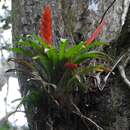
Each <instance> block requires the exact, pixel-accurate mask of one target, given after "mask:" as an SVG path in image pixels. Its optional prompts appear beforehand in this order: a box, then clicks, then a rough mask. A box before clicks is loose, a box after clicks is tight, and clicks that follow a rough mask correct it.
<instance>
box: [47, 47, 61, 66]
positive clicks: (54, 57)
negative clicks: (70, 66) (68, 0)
mask: <svg viewBox="0 0 130 130" xmlns="http://www.w3.org/2000/svg"><path fill="white" fill-rule="evenodd" d="M47 55H48V58H49V59H50V60H51V61H52V63H53V66H52V67H55V65H56V64H58V62H59V54H58V50H57V49H56V48H54V47H53V48H50V49H49V50H48V51H47Z"/></svg>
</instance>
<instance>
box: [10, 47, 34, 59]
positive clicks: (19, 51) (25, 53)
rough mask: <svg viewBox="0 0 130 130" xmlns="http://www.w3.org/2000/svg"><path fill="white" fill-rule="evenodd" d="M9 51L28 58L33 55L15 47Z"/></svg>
mask: <svg viewBox="0 0 130 130" xmlns="http://www.w3.org/2000/svg"><path fill="white" fill-rule="evenodd" d="M9 50H10V51H13V52H15V53H18V54H22V55H23V56H30V57H32V56H33V53H32V51H29V50H27V49H26V50H25V49H24V48H20V47H19V48H16V47H14V48H10V49H9Z"/></svg>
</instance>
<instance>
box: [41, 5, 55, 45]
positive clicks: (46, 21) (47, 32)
mask: <svg viewBox="0 0 130 130" xmlns="http://www.w3.org/2000/svg"><path fill="white" fill-rule="evenodd" d="M39 34H40V35H41V37H42V38H43V40H44V41H45V42H46V43H47V44H48V45H49V46H51V44H52V39H53V36H52V35H53V34H52V10H51V7H50V5H46V6H45V8H44V10H43V14H42V17H41V21H40V29H39Z"/></svg>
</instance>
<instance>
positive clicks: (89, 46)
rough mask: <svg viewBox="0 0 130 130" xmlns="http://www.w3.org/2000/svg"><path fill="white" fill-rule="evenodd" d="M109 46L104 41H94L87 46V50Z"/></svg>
mask: <svg viewBox="0 0 130 130" xmlns="http://www.w3.org/2000/svg"><path fill="white" fill-rule="evenodd" d="M108 45H109V44H108V43H106V42H102V41H94V42H93V43H92V44H89V45H86V50H89V49H94V48H96V47H99V46H108Z"/></svg>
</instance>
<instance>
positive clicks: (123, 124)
mask: <svg viewBox="0 0 130 130" xmlns="http://www.w3.org/2000/svg"><path fill="white" fill-rule="evenodd" d="M126 1H127V0H125V1H124V0H118V1H117V2H116V3H115V4H114V5H113V7H112V8H111V9H110V10H109V12H108V14H107V15H106V17H105V20H106V22H107V25H106V28H105V31H104V32H103V34H102V36H101V37H100V38H99V39H101V40H103V41H109V42H111V41H113V40H114V41H118V42H114V45H112V47H113V46H114V47H117V50H118V51H116V49H114V50H113V48H112V47H110V50H111V52H113V53H114V54H115V56H117V57H118V55H119V54H120V55H121V54H122V53H123V52H124V50H125V49H126V48H128V47H130V46H129V41H130V39H129V33H130V30H129V24H130V22H129V21H130V20H129V19H130V9H129V10H128V14H127V18H126V21H125V24H124V26H123V28H122V23H123V21H122V17H123V16H124V15H125V13H124V12H125V11H124V10H125V9H124V3H125V2H126ZM46 2H49V3H51V5H52V8H53V14H54V35H56V36H57V37H55V39H54V40H55V41H58V37H60V36H62V37H67V38H68V39H69V40H70V41H71V42H72V43H73V42H74V40H75V39H74V35H75V32H83V34H84V37H85V38H88V37H89V36H90V34H91V33H92V32H93V31H94V30H95V27H96V26H97V23H98V22H99V20H100V18H101V16H102V14H103V12H104V11H105V10H106V8H107V7H108V5H109V3H110V2H112V0H109V1H108V0H99V1H97V0H89V1H88V0H62V1H60V0H59V1H56V0H53V1H49V0H46V1H38V0H12V3H13V4H12V9H13V39H14V41H15V39H16V36H19V35H25V34H30V33H33V32H35V33H37V30H38V24H39V18H40V15H41V9H42V6H43V5H44V4H45V3H46ZM121 29H122V31H121ZM120 32H121V33H120ZM119 34H120V36H119ZM118 36H119V38H118ZM117 39H118V40H117ZM124 42H125V45H124V44H123V43H124ZM118 43H119V44H118ZM122 48H123V49H122ZM121 52H122V53H121ZM129 69H130V68H129V65H128V66H127V70H129ZM127 72H128V71H127ZM127 75H129V72H128V73H127ZM19 79H20V80H19V81H20V87H21V93H22V96H24V95H25V94H26V92H27V84H26V79H27V77H25V76H24V75H21V77H19ZM129 92H130V90H129V89H128V87H127V86H126V85H125V84H124V83H123V81H122V79H121V77H120V74H119V73H118V71H116V75H115V76H112V77H111V78H110V80H109V82H108V83H107V86H106V87H105V89H104V90H103V91H102V92H100V91H99V90H96V91H94V92H89V93H85V94H81V93H80V94H78V97H79V103H78V107H79V108H80V110H81V111H82V113H83V114H85V115H86V116H87V117H90V118H91V119H93V120H94V121H95V122H97V123H98V124H99V125H100V126H102V127H103V128H104V130H129V129H130V120H129V117H130V110H129V108H130V105H129V104H130V99H129V97H130V96H129V95H130V94H129ZM41 99H42V101H41V102H40V104H39V105H38V106H37V107H36V108H35V109H37V110H33V113H28V112H27V118H28V121H29V124H30V127H31V129H32V130H53V129H54V130H81V129H82V130H86V129H88V130H89V127H91V130H95V129H96V128H95V127H94V126H93V125H92V124H90V123H89V122H87V124H88V126H87V128H86V126H85V124H84V123H83V121H82V120H81V119H80V117H78V116H76V115H74V114H73V113H72V112H71V111H70V109H69V108H66V107H65V108H64V107H61V108H59V107H57V106H56V104H55V103H54V102H53V101H52V99H50V98H48V95H46V94H44V95H43V96H42V97H41ZM86 106H87V107H86ZM28 108H29V107H28V106H25V109H26V110H27V109H28Z"/></svg>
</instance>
